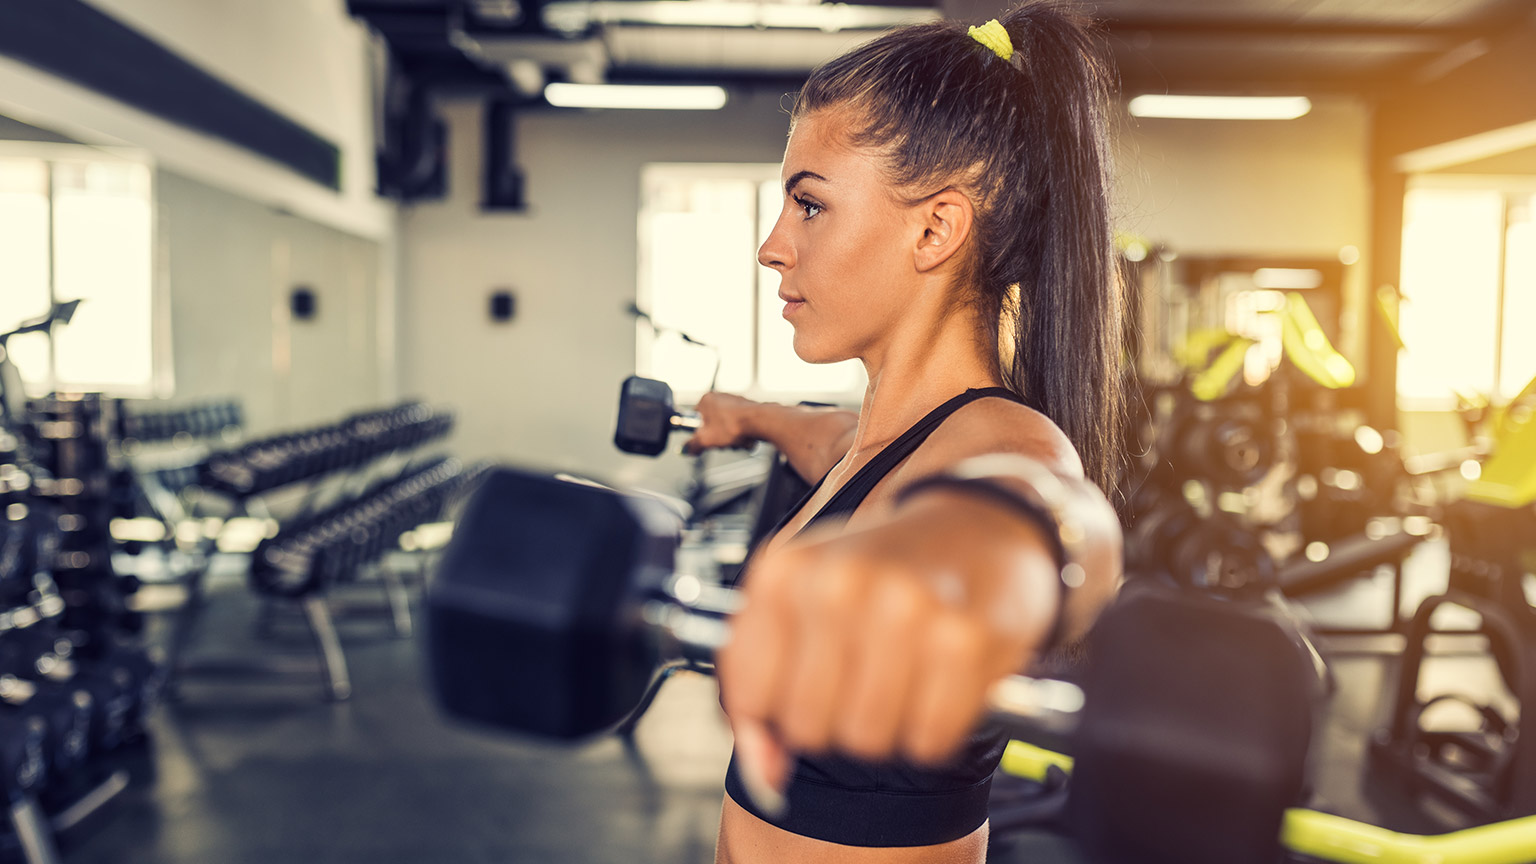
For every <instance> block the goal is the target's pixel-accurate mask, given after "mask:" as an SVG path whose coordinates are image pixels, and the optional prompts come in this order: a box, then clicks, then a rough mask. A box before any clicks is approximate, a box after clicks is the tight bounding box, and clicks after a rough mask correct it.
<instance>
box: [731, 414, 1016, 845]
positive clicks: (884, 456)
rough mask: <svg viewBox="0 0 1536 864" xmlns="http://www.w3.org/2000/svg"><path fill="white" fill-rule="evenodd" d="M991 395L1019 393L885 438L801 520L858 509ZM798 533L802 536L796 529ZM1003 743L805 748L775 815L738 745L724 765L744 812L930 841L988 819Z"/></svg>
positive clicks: (861, 839) (783, 822)
mask: <svg viewBox="0 0 1536 864" xmlns="http://www.w3.org/2000/svg"><path fill="white" fill-rule="evenodd" d="M990 396H996V397H999V398H1003V399H1009V400H1012V401H1014V402H1022V400H1021V399H1020V398H1019V397H1018V396H1017V395H1016V394H1015V393H1013V392H1012V391H1010V390H1006V389H1004V388H1002V387H984V388H979V389H972V390H967V391H965V392H964V393H961V394H960V395H959V396H956V397H954V398H953V399H950V400H949V401H948V402H945V403H944V404H943V405H940V406H939V407H937V408H935V409H933V410H932V411H930V412H928V414H927V415H926V416H924V417H923V419H921V420H919V421H917V423H915V424H914V425H913V426H912V428H910V429H908V430H907V431H906V432H904V433H902V435H901V437H899V438H897V439H896V440H895V441H892V442H891V443H890V444H888V445H886V447H885V449H883V450H881V451H880V452H879V453H877V454H876V455H875V458H873V459H871V460H870V461H869V462H868V463H867V464H866V465H865V466H864V467H863V468H860V469H859V470H858V472H857V473H855V474H854V475H853V478H852V479H851V480H849V481H848V482H847V483H846V484H845V485H844V486H843V487H842V488H841V489H839V490H837V494H835V495H833V496H832V498H831V500H829V501H828V502H827V503H826V505H825V506H823V507H822V508H821V509H820V510H818V511H816V514H815V515H814V516H812V517H811V518H810V520H809V521H808V522H806V524H805V526H804V527H803V528H801V529H800V530H801V531H804V530H806V529H807V528H810V527H811V526H812V525H816V524H819V523H822V522H826V521H828V520H832V519H846V518H848V517H849V516H852V515H853V512H854V511H855V510H857V509H858V508H859V505H860V504H862V503H863V502H864V499H865V498H867V497H869V493H870V492H872V491H873V490H874V488H875V486H877V485H878V484H879V483H880V481H881V480H883V479H885V477H886V475H888V474H889V473H890V472H891V471H892V470H894V469H895V468H896V466H897V465H899V464H901V462H902V461H903V460H904V459H906V458H907V457H908V456H910V455H912V452H913V451H915V450H916V449H917V448H918V447H919V446H921V445H922V443H923V442H924V441H926V440H927V439H928V436H929V435H931V434H932V433H933V431H934V430H935V429H937V428H939V424H941V423H943V422H944V421H945V420H946V419H948V418H949V416H950V415H951V414H953V413H955V412H956V411H958V410H959V409H960V408H962V407H964V406H966V405H969V404H970V403H972V402H974V401H976V400H977V399H984V398H987V397H990ZM830 473H831V472H830V471H829V472H828V474H829V475H830ZM826 479H827V478H826V477H822V478H821V480H820V481H818V482H817V483H816V485H815V486H814V487H812V488H811V491H810V492H808V493H806V496H805V497H804V498H802V499H801V500H800V502H799V503H798V504H796V505H795V506H794V507H793V508H791V509H790V511H789V512H788V513H787V514H785V516H784V518H783V519H781V520H780V521H779V524H778V525H776V526H774V529H773V530H772V531H770V532H768V533H767V534H766V535H764V539H763V542H764V543H767V542H769V541H771V540H772V538H773V537H775V536H777V535H778V533H779V532H780V531H782V530H783V529H784V526H785V525H788V524H789V522H790V520H792V519H794V518H795V516H796V515H797V514H798V513H799V512H800V510H801V509H803V508H804V507H805V505H806V503H807V502H809V501H810V500H811V499H812V498H813V497H814V496H815V495H816V492H817V490H819V489H820V488H821V486H822V484H823V483H825V482H826ZM796 533H797V536H798V533H799V532H796ZM1006 744H1007V740H1006V738H1005V737H1004V736H1003V735H1002V734H1000V733H998V732H996V731H995V730H990V729H982V730H978V731H977V732H975V733H973V734H972V735H971V737H970V739H969V740H968V741H967V742H966V744H965V747H964V748H963V749H962V750H961V752H960V754H959V756H957V757H956V758H955V759H954V760H953V761H952V762H950V763H948V764H946V765H942V766H939V767H927V766H924V767H918V766H914V765H911V764H908V763H905V762H902V761H900V760H895V761H890V762H878V763H877V762H864V761H861V760H857V759H848V758H844V757H841V756H830V755H829V756H818V757H809V758H800V759H797V760H796V765H795V770H794V777H793V780H792V781H791V782H790V785H789V789H788V790H787V792H786V800H787V802H788V807H787V809H786V811H785V813H784V815H783V816H782V817H780V818H778V819H770V818H769V817H768V816H766V815H764V814H763V813H762V812H760V811H759V810H757V808H756V806H755V805H754V804H753V803H752V799H751V797H750V796H749V795H748V794H747V792H746V790H745V788H744V787H743V786H742V784H741V776H740V773H739V771H738V770H737V767H736V759H735V756H734V755H733V756H732V758H731V764H730V767H729V768H728V769H727V770H726V775H725V791H726V793H727V794H728V795H730V796H731V799H732V800H733V801H735V802H736V803H737V804H738V805H740V806H741V807H742V808H743V809H745V810H746V811H747V812H749V813H751V814H753V815H754V816H756V817H758V818H759V819H762V820H763V821H765V822H769V823H770V824H773V825H776V826H778V827H779V828H782V829H784V830H785V831H789V832H791V833H793V834H799V835H801V836H803V837H811V838H813V839H816V840H824V841H826V842H829V843H840V844H842V845H845V846H880V847H898V846H932V845H935V844H938V843H948V842H950V841H952V840H958V839H960V838H961V837H965V836H966V835H968V834H970V833H971V832H973V831H975V830H976V829H977V828H979V827H981V825H982V823H983V822H985V821H986V820H987V795H988V793H989V792H990V791H991V785H992V772H993V770H994V769H996V767H997V763H998V760H999V759H1001V758H1002V755H1003V748H1004V746H1006Z"/></svg>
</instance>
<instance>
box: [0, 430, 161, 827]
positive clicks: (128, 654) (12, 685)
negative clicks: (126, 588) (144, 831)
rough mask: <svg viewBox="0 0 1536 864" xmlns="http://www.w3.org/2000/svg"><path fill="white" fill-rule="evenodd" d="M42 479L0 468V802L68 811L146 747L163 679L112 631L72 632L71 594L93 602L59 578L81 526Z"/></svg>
mask: <svg viewBox="0 0 1536 864" xmlns="http://www.w3.org/2000/svg"><path fill="white" fill-rule="evenodd" d="M13 437H14V436H13ZM37 473H39V467H38V466H33V465H30V464H28V463H26V462H24V461H23V460H21V459H20V457H19V455H18V454H17V453H16V452H15V451H14V450H13V451H10V453H9V454H8V455H7V456H5V457H4V458H0V794H4V795H5V796H6V798H7V800H8V801H10V802H15V801H17V800H19V799H20V798H21V797H22V796H33V797H36V798H39V799H41V800H42V801H43V803H45V804H47V805H49V806H50V807H53V808H62V807H66V806H69V805H70V804H72V803H73V801H74V799H76V798H78V796H80V795H82V794H84V793H85V792H86V791H87V790H88V789H90V788H92V786H93V785H94V784H95V783H96V782H97V781H98V780H99V779H100V778H101V776H103V774H104V772H105V771H106V770H107V765H108V763H109V762H110V761H111V758H110V757H112V756H113V755H114V754H115V753H117V752H118V751H119V750H120V749H121V748H122V746H123V745H124V744H125V743H127V742H130V741H133V740H136V739H138V738H140V737H142V735H143V718H144V716H145V714H146V713H147V712H148V710H149V708H150V707H151V706H152V705H153V703H154V702H155V700H156V698H157V694H158V692H159V689H160V684H161V681H162V680H163V670H162V668H161V667H160V666H159V665H158V664H157V663H155V662H153V661H152V660H151V658H150V657H149V656H148V655H147V654H146V653H145V652H144V651H143V650H141V649H139V648H137V647H134V646H131V645H129V644H128V643H126V642H123V641H121V640H120V639H119V638H118V635H119V634H117V633H114V632H112V631H111V630H110V629H107V628H104V627H96V628H82V627H80V626H77V624H75V623H71V617H72V614H71V613H78V612H80V611H81V610H82V608H84V607H81V606H71V605H70V603H69V602H68V597H69V595H70V594H71V593H73V594H74V595H76V602H77V603H78V602H82V601H83V602H86V603H87V604H89V603H90V602H94V601H93V600H92V598H91V597H87V596H82V593H83V592H82V591H81V588H82V587H84V586H83V585H82V584H76V585H75V587H74V588H71V587H70V586H67V585H60V584H58V583H56V582H55V581H54V575H55V574H60V573H63V572H68V571H69V570H70V568H69V567H66V566H65V565H66V564H67V563H68V562H67V561H66V560H65V559H66V558H68V557H69V556H72V555H76V554H78V550H72V549H71V548H70V546H71V544H70V543H67V542H65V538H66V537H67V536H69V535H70V534H75V533H79V529H80V527H81V526H80V525H79V524H78V522H79V520H80V518H81V517H80V515H79V514H77V513H73V512H70V511H68V510H65V509H62V508H61V507H60V506H59V504H58V502H56V501H51V500H48V499H47V498H44V497H42V496H40V495H38V494H37V490H36V486H35V485H34V483H33V482H32V477H33V475H34V474H37ZM74 575H75V576H79V575H80V574H79V573H75V574H74ZM61 578H62V577H61ZM77 582H78V580H77ZM73 617H74V618H75V620H76V621H81V620H84V621H88V622H93V623H99V622H98V616H85V618H84V619H82V618H80V616H78V615H75V616H73ZM3 843H4V841H3V838H0V846H3Z"/></svg>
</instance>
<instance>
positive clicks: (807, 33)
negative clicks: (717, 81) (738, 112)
mask: <svg viewBox="0 0 1536 864" xmlns="http://www.w3.org/2000/svg"><path fill="white" fill-rule="evenodd" d="M938 17H939V13H938V12H937V11H935V10H933V9H921V8H910V7H892V6H856V5H849V4H842V3H824V4H797V3H745V2H716V0H618V2H615V0H592V2H568V0H557V2H552V3H547V4H545V6H544V8H543V21H544V24H545V26H546V28H548V30H549V31H551V32H553V33H563V34H566V37H561V36H555V35H551V36H536V35H529V34H526V33H497V32H495V31H486V30H474V31H467V30H456V31H454V33H453V35H452V41H453V44H454V45H455V46H456V47H457V48H459V50H461V51H462V52H463V53H464V54H465V56H466V57H469V58H471V59H472V60H475V61H476V62H479V63H484V64H487V65H490V66H494V67H497V68H501V69H506V70H509V72H510V70H513V69H515V68H517V67H518V64H523V65H526V64H527V63H530V62H531V63H536V64H538V65H539V66H541V67H543V68H547V69H552V70H558V71H559V72H560V73H561V74H562V75H563V76H564V77H565V78H566V79H567V80H571V81H579V82H583V83H595V82H597V81H601V80H603V78H604V76H605V75H606V73H607V72H608V71H609V70H616V71H621V72H628V73H641V74H644V73H656V74H658V75H661V76H663V77H667V76H676V75H677V74H678V73H688V74H694V73H697V74H708V73H719V74H724V75H730V76H752V75H762V76H784V75H804V74H806V73H808V72H810V71H811V69H813V68H815V67H816V66H817V64H819V63H821V62H822V61H824V60H827V59H829V58H831V57H834V56H836V55H838V54H840V53H842V52H844V51H847V50H848V49H849V48H852V47H853V46H855V45H858V44H860V43H862V42H865V41H867V40H869V39H872V38H874V37H875V36H876V35H877V34H878V33H880V32H883V31H884V30H886V29H889V28H891V27H896V26H900V25H902V24H910V23H914V22H921V21H932V20H936V19H937V18H938Z"/></svg>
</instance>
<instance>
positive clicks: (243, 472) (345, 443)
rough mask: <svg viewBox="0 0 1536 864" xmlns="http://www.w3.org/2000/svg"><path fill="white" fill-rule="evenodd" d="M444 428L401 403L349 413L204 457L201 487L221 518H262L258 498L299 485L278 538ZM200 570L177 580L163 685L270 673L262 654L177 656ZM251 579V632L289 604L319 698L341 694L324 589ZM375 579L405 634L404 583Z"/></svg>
mask: <svg viewBox="0 0 1536 864" xmlns="http://www.w3.org/2000/svg"><path fill="white" fill-rule="evenodd" d="M451 429H452V416H451V415H449V414H446V413H443V412H433V411H429V410H427V409H426V408H424V407H422V406H420V405H419V404H416V403H407V404H405V405H402V406H399V407H397V408H394V409H389V410H385V411H377V412H370V413H367V414H360V415H355V416H353V417H350V418H347V419H346V420H344V421H342V422H341V423H338V424H332V425H329V426H323V427H319V428H316V429H313V430H309V431H307V432H300V433H297V434H290V435H281V436H271V437H268V438H264V439H259V440H256V441H252V442H248V443H247V444H246V445H245V446H244V447H242V448H240V449H239V450H234V451H226V452H221V453H215V454H213V455H212V456H210V457H209V459H208V460H207V462H205V463H204V466H203V467H202V469H201V470H200V474H201V477H202V484H203V487H204V489H205V493H207V494H211V495H213V496H215V497H218V498H222V499H224V500H225V501H227V502H228V503H229V505H230V506H231V508H232V515H231V516H230V517H229V518H231V519H233V518H238V517H253V518H259V519H262V520H264V521H266V520H270V519H271V513H270V511H269V509H268V507H267V505H266V503H265V499H266V497H267V496H269V495H271V494H272V493H275V492H278V491H291V490H293V489H295V488H299V487H301V486H302V487H303V493H302V500H301V501H300V502H299V504H298V505H297V508H296V509H295V512H293V513H291V514H289V515H287V516H286V517H285V518H284V520H283V522H284V523H285V524H286V526H289V527H288V528H287V529H285V528H283V527H280V528H279V531H278V532H277V536H278V537H282V536H283V535H284V533H285V530H289V531H291V529H292V527H293V526H301V525H305V524H307V523H310V522H312V521H314V519H315V518H316V517H317V515H318V514H323V513H329V512H333V511H337V510H340V509H343V508H345V507H346V506H347V505H348V504H354V503H357V502H360V501H362V500H364V499H365V498H366V497H367V496H368V495H369V494H370V493H372V492H374V491H376V490H378V489H381V488H384V487H387V486H389V485H390V484H391V483H395V482H398V481H400V480H401V479H402V478H405V477H407V476H408V475H409V474H410V473H411V472H412V469H413V467H414V466H415V465H416V461H417V457H416V456H415V455H413V454H414V453H415V452H416V451H418V450H419V449H420V448H422V447H424V446H426V445H427V444H430V443H432V442H434V441H437V440H439V439H441V438H442V437H444V436H446V435H447V434H448V432H449V431H450V430H451ZM285 448H286V449H285ZM285 453H286V454H287V456H286V457H285V455H284V454H285ZM274 539H275V538H274ZM214 546H215V539H212V538H209V539H205V540H204V541H203V542H202V549H201V554H200V556H199V557H200V558H202V559H203V560H204V561H205V562H209V563H211V558H212V552H213V551H214ZM258 548H260V547H258ZM251 551H252V552H256V551H257V550H251ZM207 571H208V564H206V563H205V564H204V566H201V567H199V568H196V569H194V570H193V571H192V572H191V573H189V574H188V577H187V579H186V588H187V597H186V601H185V603H184V604H183V606H182V607H181V609H180V610H179V612H178V614H177V616H176V619H175V621H174V622H173V625H172V632H171V637H170V647H169V656H170V668H171V676H172V677H171V683H172V684H173V685H174V684H175V683H176V682H177V681H178V680H179V679H180V677H181V676H182V675H184V674H186V673H189V672H203V671H228V670H231V669H235V668H238V669H240V670H249V669H251V668H252V667H255V668H257V669H260V670H263V671H273V670H275V669H278V668H280V667H279V664H276V663H273V662H271V658H251V659H249V660H246V661H236V662H218V663H215V662H210V661H204V662H200V663H198V664H195V665H194V664H190V663H188V662H187V660H186V654H187V651H188V649H189V647H190V645H191V643H192V640H193V634H194V632H195V629H196V625H197V621H198V618H199V616H200V613H201V611H202V609H203V607H204V605H205V604H206V597H205V590H204V589H205V584H204V583H205V578H206V576H207ZM252 575H253V582H252V587H253V589H255V590H256V592H257V594H258V596H259V597H260V602H261V607H260V610H259V611H258V615H257V622H256V623H257V632H258V635H266V634H268V633H270V629H271V624H272V621H273V619H274V618H275V617H276V615H277V613H279V612H280V611H282V609H284V608H292V607H297V609H298V610H299V611H300V612H301V613H302V615H303V618H304V621H305V624H306V626H307V627H308V629H309V632H310V634H311V636H312V637H313V642H314V646H315V650H316V655H317V660H318V662H319V669H320V673H321V680H322V685H323V687H324V692H325V695H326V697H327V698H328V699H330V700H333V701H340V700H344V699H347V698H349V697H350V696H351V692H352V684H351V678H350V674H349V672H348V669H347V662H346V655H345V652H344V651H343V650H342V646H341V640H340V637H339V636H338V635H337V631H336V626H335V614H334V613H335V610H333V608H332V604H331V601H330V600H329V598H328V597H327V593H326V588H327V587H329V586H328V585H327V584H325V583H324V582H315V583H313V584H310V585H308V586H306V589H305V590H303V591H300V592H294V593H283V592H276V591H269V590H262V588H263V586H262V584H261V583H260V582H259V581H256V580H255V579H254V576H255V569H254V568H253V574H252ZM383 575H384V577H385V578H383V579H382V580H381V581H382V582H383V587H384V595H385V600H386V606H387V608H388V609H389V611H390V614H391V617H392V619H393V620H394V622H395V627H396V632H397V634H399V635H409V633H410V629H411V625H410V612H409V606H408V602H407V597H406V591H405V587H404V585H403V584H402V583H401V582H400V580H399V577H398V575H397V574H393V573H391V572H389V571H388V570H387V569H386V570H385V571H384V572H383ZM263 661H265V662H263Z"/></svg>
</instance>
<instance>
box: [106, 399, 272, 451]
mask: <svg viewBox="0 0 1536 864" xmlns="http://www.w3.org/2000/svg"><path fill="white" fill-rule="evenodd" d="M244 425H245V412H244V411H242V410H241V409H240V405H239V403H237V402H233V401H217V402H202V403H197V404H193V405H185V406H182V407H178V408H173V409H151V408H143V407H139V405H138V403H134V402H129V401H127V400H124V401H123V402H122V403H121V405H120V408H119V412H118V429H117V432H118V437H119V438H120V439H121V440H122V442H123V444H124V446H125V447H130V446H131V443H130V442H139V443H145V444H148V443H152V442H157V441H173V440H186V439H194V440H195V439H219V438H230V437H233V436H235V435H238V434H239V432H240V429H241V427H243V426H244Z"/></svg>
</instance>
